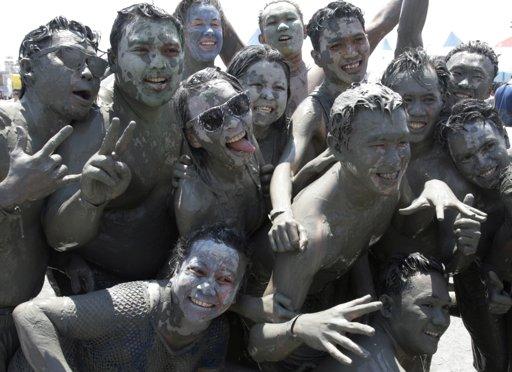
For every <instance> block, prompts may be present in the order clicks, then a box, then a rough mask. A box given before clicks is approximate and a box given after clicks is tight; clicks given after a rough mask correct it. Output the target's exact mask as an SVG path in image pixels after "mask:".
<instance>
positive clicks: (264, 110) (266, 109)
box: [254, 106, 273, 114]
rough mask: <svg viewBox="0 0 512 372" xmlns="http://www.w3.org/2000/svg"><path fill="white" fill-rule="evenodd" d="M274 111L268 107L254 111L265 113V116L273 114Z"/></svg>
mask: <svg viewBox="0 0 512 372" xmlns="http://www.w3.org/2000/svg"><path fill="white" fill-rule="evenodd" d="M272 110H273V108H272V107H268V106H257V107H255V108H254V111H257V112H263V113H264V114H269V113H271V112H272Z"/></svg>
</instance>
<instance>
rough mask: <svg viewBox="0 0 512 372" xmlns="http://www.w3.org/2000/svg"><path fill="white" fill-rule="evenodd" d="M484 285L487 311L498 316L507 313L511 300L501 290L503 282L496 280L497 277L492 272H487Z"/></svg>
mask: <svg viewBox="0 0 512 372" xmlns="http://www.w3.org/2000/svg"><path fill="white" fill-rule="evenodd" d="M485 283H486V286H487V300H488V301H489V311H490V312H491V313H493V314H498V315H500V314H505V313H507V312H508V311H509V310H510V307H511V306H512V298H511V297H510V295H509V294H508V293H506V292H505V291H504V290H503V282H502V281H501V280H500V279H499V278H498V275H496V273H495V272H494V271H489V272H488V273H487V278H486V280H485Z"/></svg>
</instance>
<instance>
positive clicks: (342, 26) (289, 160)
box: [269, 0, 428, 251]
mask: <svg viewBox="0 0 512 372" xmlns="http://www.w3.org/2000/svg"><path fill="white" fill-rule="evenodd" d="M412 3H419V4H417V6H416V9H413V7H412V6H411V5H413V4H412ZM427 7H428V2H426V1H421V2H417V1H414V0H413V1H412V2H411V1H410V0H406V1H404V3H403V4H402V12H403V11H405V13H402V14H401V16H400V22H401V24H400V25H399V31H400V32H399V42H398V45H399V46H401V47H403V46H404V44H406V43H405V42H404V41H401V39H402V38H405V35H408V34H420V33H421V29H422V28H423V24H424V21H425V17H426V11H427ZM411 17H412V18H413V19H414V20H416V22H410V20H409V21H407V19H408V18H411ZM406 21H407V22H406ZM306 29H307V33H308V36H309V37H310V39H311V43H312V45H313V51H312V52H311V55H312V57H313V59H314V61H315V63H316V64H317V65H318V66H319V67H321V68H322V69H323V71H324V74H325V79H324V81H323V83H322V84H321V85H320V86H319V87H318V88H317V89H315V91H314V92H313V93H311V94H310V95H309V96H308V97H307V98H306V99H304V101H302V103H301V104H300V105H299V107H298V108H297V110H296V111H295V113H294V115H293V116H292V118H291V120H292V133H291V135H290V138H289V140H288V144H287V146H286V147H285V150H284V152H283V155H282V156H281V161H280V163H279V164H278V165H277V166H276V169H275V171H274V175H273V177H272V182H271V186H270V194H271V199H272V207H273V209H272V212H271V213H270V219H271V220H272V222H273V226H272V229H271V231H270V233H269V237H270V240H271V242H272V245H273V247H274V250H276V251H287V250H294V249H295V250H296V249H298V248H299V246H300V245H302V247H303V246H304V245H305V242H306V240H307V238H306V236H305V234H304V231H303V229H302V227H301V226H299V225H298V224H297V223H296V221H295V220H294V217H293V213H292V212H291V209H290V203H291V199H292V177H293V174H294V173H297V171H298V170H299V169H300V167H301V166H302V165H303V164H304V163H305V162H306V161H307V160H310V159H312V158H314V157H315V156H316V155H318V154H320V153H321V152H323V151H324V150H325V148H326V137H327V129H328V128H327V124H328V121H329V112H330V110H331V106H332V104H333V102H334V100H335V99H336V97H337V96H338V95H339V94H340V93H341V92H343V91H344V90H346V89H347V88H348V87H350V85H351V84H352V83H357V82H360V81H362V80H363V79H364V77H365V75H366V67H367V64H368V58H369V56H370V53H371V51H372V49H373V48H374V47H375V45H371V44H370V40H372V41H375V40H380V39H379V38H378V37H377V38H375V37H374V36H373V37H371V38H369V36H368V35H367V33H366V29H365V21H364V17H363V13H362V11H361V9H359V8H358V7H356V6H354V5H352V4H350V3H347V2H345V1H335V2H332V3H330V4H328V5H327V6H326V7H325V8H322V9H320V10H318V11H317V12H316V13H315V14H314V15H313V17H312V18H311V20H310V21H309V23H308V26H307V28H306ZM407 38H408V39H409V38H410V40H416V39H418V38H414V37H412V36H407Z"/></svg>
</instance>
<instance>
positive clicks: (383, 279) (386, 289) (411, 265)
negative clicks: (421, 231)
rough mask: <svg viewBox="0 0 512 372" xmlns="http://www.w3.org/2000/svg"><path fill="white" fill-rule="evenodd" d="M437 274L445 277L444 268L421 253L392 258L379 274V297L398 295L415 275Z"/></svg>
mask: <svg viewBox="0 0 512 372" xmlns="http://www.w3.org/2000/svg"><path fill="white" fill-rule="evenodd" d="M432 272H435V273H439V274H441V275H442V276H445V268H444V266H443V265H442V264H441V263H439V262H438V261H437V260H436V259H434V258H427V257H425V256H423V255H422V254H421V253H418V252H416V253H411V254H409V255H404V254H399V255H394V256H392V257H391V258H390V259H389V261H388V262H387V264H386V267H385V268H384V270H383V271H382V272H381V275H380V280H379V285H378V287H379V288H378V290H379V296H380V295H384V294H386V295H390V296H396V295H400V294H401V293H402V292H403V290H404V289H406V288H408V287H409V285H410V284H411V278H412V277H413V276H414V275H416V274H425V275H426V274H429V273H432Z"/></svg>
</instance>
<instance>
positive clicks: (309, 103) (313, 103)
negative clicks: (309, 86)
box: [291, 96, 324, 134]
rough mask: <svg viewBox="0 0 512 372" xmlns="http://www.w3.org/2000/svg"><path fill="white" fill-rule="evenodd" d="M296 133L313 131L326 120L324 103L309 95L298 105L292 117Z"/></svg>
mask: <svg viewBox="0 0 512 372" xmlns="http://www.w3.org/2000/svg"><path fill="white" fill-rule="evenodd" d="M291 122H292V130H293V133H294V134H297V133H301V132H304V131H305V132H313V131H314V129H315V128H316V127H317V126H318V125H319V124H320V123H323V122H324V115H323V109H322V105H321V104H320V103H319V102H318V101H317V100H315V99H314V98H313V97H311V96H307V97H306V98H305V99H304V100H303V101H302V102H301V104H300V105H299V106H298V107H297V109H296V110H295V112H294V113H293V115H292V118H291Z"/></svg>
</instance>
